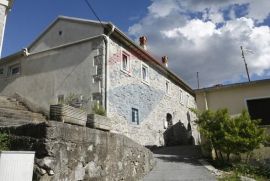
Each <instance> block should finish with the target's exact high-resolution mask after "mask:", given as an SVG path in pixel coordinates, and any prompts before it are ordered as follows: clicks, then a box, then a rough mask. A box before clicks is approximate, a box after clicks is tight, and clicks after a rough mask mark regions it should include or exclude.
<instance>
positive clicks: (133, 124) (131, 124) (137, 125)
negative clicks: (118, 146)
mask: <svg viewBox="0 0 270 181" xmlns="http://www.w3.org/2000/svg"><path fill="white" fill-rule="evenodd" d="M129 125H130V126H132V127H133V128H141V126H140V124H136V123H129Z"/></svg>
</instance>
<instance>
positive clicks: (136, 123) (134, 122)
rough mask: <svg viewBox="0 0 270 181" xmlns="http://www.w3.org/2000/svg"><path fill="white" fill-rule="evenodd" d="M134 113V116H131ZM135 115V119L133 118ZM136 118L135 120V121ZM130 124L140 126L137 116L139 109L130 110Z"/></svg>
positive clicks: (138, 116) (138, 115)
mask: <svg viewBox="0 0 270 181" xmlns="http://www.w3.org/2000/svg"><path fill="white" fill-rule="evenodd" d="M133 113H135V114H133ZM135 115H136V117H135ZM135 118H137V119H135ZM131 123H132V124H134V125H139V124H140V114H139V109H137V108H134V107H133V108H131Z"/></svg>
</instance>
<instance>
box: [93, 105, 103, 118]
mask: <svg viewBox="0 0 270 181" xmlns="http://www.w3.org/2000/svg"><path fill="white" fill-rule="evenodd" d="M92 112H93V113H95V114H98V115H101V116H106V110H105V108H104V107H103V106H102V105H100V104H98V103H95V104H94V106H93V107H92Z"/></svg>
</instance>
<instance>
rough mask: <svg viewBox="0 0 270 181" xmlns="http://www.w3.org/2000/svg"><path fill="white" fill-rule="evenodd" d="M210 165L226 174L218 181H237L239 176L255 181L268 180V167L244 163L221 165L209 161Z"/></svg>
mask: <svg viewBox="0 0 270 181" xmlns="http://www.w3.org/2000/svg"><path fill="white" fill-rule="evenodd" d="M210 162H211V163H212V165H213V166H214V167H215V168H217V169H219V170H222V171H224V172H226V173H225V174H224V175H222V177H220V178H219V179H218V180H220V181H238V180H241V179H240V177H241V176H245V177H249V178H253V179H255V180H257V181H267V180H270V167H269V166H268V167H267V166H266V165H263V164H261V163H260V164H259V163H257V164H256V165H255V164H252V165H251V164H246V163H223V162H221V161H210Z"/></svg>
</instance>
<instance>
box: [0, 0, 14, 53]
mask: <svg viewBox="0 0 270 181" xmlns="http://www.w3.org/2000/svg"><path fill="white" fill-rule="evenodd" d="M12 3H13V0H1V1H0V22H1V24H0V57H1V53H2V46H3V40H4V32H5V26H6V19H7V14H8V12H9V10H10V9H11V7H12Z"/></svg>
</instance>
